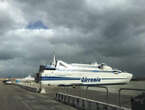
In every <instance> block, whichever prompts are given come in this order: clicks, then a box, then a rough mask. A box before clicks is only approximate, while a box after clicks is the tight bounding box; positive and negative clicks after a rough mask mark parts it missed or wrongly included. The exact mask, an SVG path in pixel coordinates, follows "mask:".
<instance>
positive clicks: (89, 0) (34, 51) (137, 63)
mask: <svg viewBox="0 0 145 110" xmlns="http://www.w3.org/2000/svg"><path fill="white" fill-rule="evenodd" d="M144 4H145V3H144V2H143V1H141V0H138V1H137V0H128V1H126V0H109V1H106V0H79V1H78V0H70V1H68V0H43V1H41V0H26V1H19V0H15V1H13V0H11V1H9V2H8V6H7V7H11V8H6V10H9V11H8V13H4V12H5V11H4V10H0V11H1V12H2V14H1V15H0V18H1V21H0V23H1V25H0V29H1V31H0V32H3V34H2V35H1V37H0V39H1V40H0V43H1V44H2V45H3V46H1V47H0V52H1V53H2V54H1V55H0V59H1V61H3V62H2V63H0V66H3V72H8V73H9V72H10V71H12V72H14V73H20V72H21V70H24V69H25V70H24V71H23V72H22V73H25V72H30V73H32V72H36V71H37V70H38V69H36V67H37V68H38V66H39V64H44V63H48V62H49V61H50V58H52V56H53V54H55V55H56V56H57V57H58V58H60V59H63V60H65V61H68V62H82V63H88V62H91V61H94V60H97V61H99V62H100V63H101V62H106V63H108V64H109V65H111V66H114V67H117V68H119V69H123V70H127V71H129V72H133V73H135V74H136V75H142V74H144V72H145V70H144V69H143V68H141V67H143V66H142V65H144V64H145V49H144V46H145V38H144V35H145V31H144V30H145V15H144V12H145V8H144ZM14 7H15V8H14ZM13 8H14V10H16V11H17V13H14V11H12V10H10V9H13ZM14 15H15V16H17V17H15V16H14ZM18 21H19V22H18ZM36 21H41V22H43V24H44V25H45V26H46V27H48V29H43V28H39V29H37V28H35V27H34V29H33V30H29V28H27V29H26V28H25V27H27V26H29V25H30V24H31V23H33V22H36ZM9 48H10V49H9ZM11 64H13V66H12V67H11V68H10V69H7V70H6V69H5V68H6V66H5V65H11ZM18 65H19V68H18V69H16V68H15V67H17V66H18Z"/></svg>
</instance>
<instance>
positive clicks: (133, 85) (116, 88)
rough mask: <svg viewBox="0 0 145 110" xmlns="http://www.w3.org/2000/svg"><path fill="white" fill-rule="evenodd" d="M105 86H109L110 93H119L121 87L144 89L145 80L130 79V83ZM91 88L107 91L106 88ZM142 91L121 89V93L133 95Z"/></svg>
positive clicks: (92, 88)
mask: <svg viewBox="0 0 145 110" xmlns="http://www.w3.org/2000/svg"><path fill="white" fill-rule="evenodd" d="M105 87H107V88H108V90H109V92H110V93H119V89H120V88H132V89H144V90H145V81H130V82H129V83H128V84H125V85H108V86H105ZM89 89H90V90H96V91H104V92H105V89H104V88H97V87H91V88H89ZM141 93H142V91H135V90H122V91H121V94H124V95H133V96H136V95H138V94H141Z"/></svg>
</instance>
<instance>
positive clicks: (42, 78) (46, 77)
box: [40, 76, 128, 81]
mask: <svg viewBox="0 0 145 110" xmlns="http://www.w3.org/2000/svg"><path fill="white" fill-rule="evenodd" d="M81 79H82V78H75V77H55V76H51V77H48V76H45V77H40V80H44V81H47V80H53V81H55V80H57V81H58V80H81ZM119 79H128V78H101V80H119Z"/></svg>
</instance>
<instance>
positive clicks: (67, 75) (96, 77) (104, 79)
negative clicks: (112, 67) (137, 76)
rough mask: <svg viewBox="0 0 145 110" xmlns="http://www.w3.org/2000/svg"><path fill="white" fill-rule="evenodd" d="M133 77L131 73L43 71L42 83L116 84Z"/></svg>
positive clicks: (124, 82) (125, 81) (126, 81)
mask: <svg viewBox="0 0 145 110" xmlns="http://www.w3.org/2000/svg"><path fill="white" fill-rule="evenodd" d="M131 78H132V74H130V73H119V74H115V73H101V72H100V73H99V72H97V73H95V72H93V73H77V72H73V73H72V72H64V71H63V72H60V71H47V70H46V71H44V72H43V73H41V77H40V79H41V80H40V82H41V84H47V85H88V86H89V85H115V84H126V83H128V82H129V81H130V80H131Z"/></svg>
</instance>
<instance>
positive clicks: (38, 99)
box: [0, 83, 76, 110]
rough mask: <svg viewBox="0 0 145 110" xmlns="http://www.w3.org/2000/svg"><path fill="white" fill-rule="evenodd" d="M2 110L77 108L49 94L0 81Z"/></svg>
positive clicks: (0, 106)
mask: <svg viewBox="0 0 145 110" xmlns="http://www.w3.org/2000/svg"><path fill="white" fill-rule="evenodd" d="M0 110H76V109H75V108H73V107H70V106H67V105H64V104H62V103H59V102H57V101H55V100H54V99H53V98H51V97H49V96H48V95H42V94H38V93H33V92H30V91H27V90H25V89H22V88H20V87H18V86H15V85H5V84H3V83H0Z"/></svg>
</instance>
